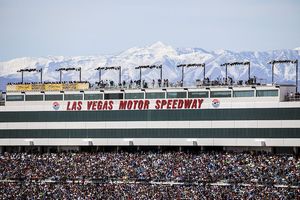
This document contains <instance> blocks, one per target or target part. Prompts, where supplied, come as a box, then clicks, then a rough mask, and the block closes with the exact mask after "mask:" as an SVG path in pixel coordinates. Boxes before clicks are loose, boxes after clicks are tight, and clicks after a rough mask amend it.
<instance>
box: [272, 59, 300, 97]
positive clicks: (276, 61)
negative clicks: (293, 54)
mask: <svg viewBox="0 0 300 200" xmlns="http://www.w3.org/2000/svg"><path fill="white" fill-rule="evenodd" d="M282 63H291V64H295V68H296V92H298V60H272V61H270V62H268V64H271V65H272V85H274V67H275V64H282Z"/></svg>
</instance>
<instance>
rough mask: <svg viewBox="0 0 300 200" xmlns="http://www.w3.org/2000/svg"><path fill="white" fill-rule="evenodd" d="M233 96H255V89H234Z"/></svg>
mask: <svg viewBox="0 0 300 200" xmlns="http://www.w3.org/2000/svg"><path fill="white" fill-rule="evenodd" d="M233 97H254V91H253V90H243V91H233Z"/></svg>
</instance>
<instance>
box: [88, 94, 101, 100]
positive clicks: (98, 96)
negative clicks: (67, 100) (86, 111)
mask: <svg viewBox="0 0 300 200" xmlns="http://www.w3.org/2000/svg"><path fill="white" fill-rule="evenodd" d="M99 99H103V94H84V100H99Z"/></svg>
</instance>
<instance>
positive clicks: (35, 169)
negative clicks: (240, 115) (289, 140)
mask: <svg viewBox="0 0 300 200" xmlns="http://www.w3.org/2000/svg"><path fill="white" fill-rule="evenodd" d="M11 181H12V182H11ZM49 182H55V183H49ZM95 182H96V183H97V184H95ZM19 183H22V184H19ZM219 183H222V184H225V185H226V186H222V185H218V184H219ZM214 184H217V185H216V186H214ZM299 186H300V159H299V157H297V156H294V155H276V154H267V153H229V152H222V153H217V152H202V153H197V154H193V153H184V152H168V153H153V152H136V153H128V152H119V153H116V152H109V153H105V152H100V153H44V154H40V153H37V154H27V153H4V154H1V155H0V191H2V193H1V194H0V195H10V196H8V198H13V199H18V198H22V196H14V195H22V194H24V195H26V196H29V197H30V196H34V197H37V196H39V197H41V196H40V195H42V196H45V195H46V196H47V197H48V195H49V197H53V198H59V199H64V198H70V199H73V196H64V195H75V196H78V197H85V198H88V197H91V198H92V199H93V198H94V197H95V198H98V197H99V198H105V199H109V198H110V197H116V198H119V197H125V198H126V199H149V195H150V196H151V197H155V198H156V196H157V198H156V199H176V198H177V197H178V198H179V199H181V198H183V199H184V198H186V199H197V198H196V197H198V199H205V198H202V196H203V197H204V196H206V197H207V199H218V198H221V199H224V198H225V199H230V198H227V197H229V196H233V197H236V199H243V198H248V199H251V198H252V197H254V196H255V197H261V195H263V196H265V195H266V197H270V199H272V198H273V199H285V198H279V197H281V196H282V197H285V196H289V195H290V196H293V195H294V196H295V195H296V196H298V197H299V194H300V193H299V189H300V188H299ZM130 195H131V196H130ZM224 195H225V196H224ZM226 195H227V196H226ZM228 195H229V196H228ZM222 197H224V198H222ZM0 198H1V196H0ZM111 199H113V198H111ZM268 199H269V198H268ZM288 199H289V198H288Z"/></svg>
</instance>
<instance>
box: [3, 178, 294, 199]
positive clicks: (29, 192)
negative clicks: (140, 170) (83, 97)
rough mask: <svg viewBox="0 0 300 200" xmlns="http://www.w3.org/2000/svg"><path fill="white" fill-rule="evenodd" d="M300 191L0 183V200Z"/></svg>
mask: <svg viewBox="0 0 300 200" xmlns="http://www.w3.org/2000/svg"><path fill="white" fill-rule="evenodd" d="M299 195H300V190H299V189H297V188H283V187H274V186H260V187H256V186H240V185H230V186H216V185H170V184H147V183H103V184H99V183H85V184H82V183H35V182H31V183H0V198H1V199H110V200H115V199H136V200H137V199H142V200H146V199H212V200H218V199H236V200H240V199H249V200H252V199H281V200H285V199H286V200H287V199H299Z"/></svg>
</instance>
